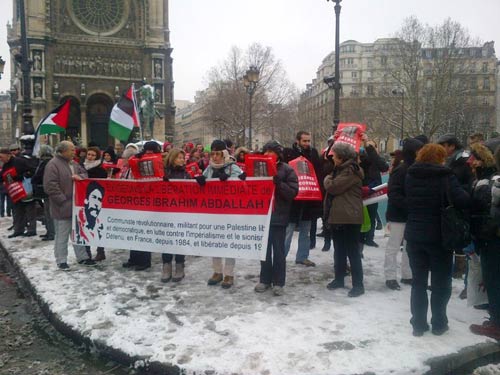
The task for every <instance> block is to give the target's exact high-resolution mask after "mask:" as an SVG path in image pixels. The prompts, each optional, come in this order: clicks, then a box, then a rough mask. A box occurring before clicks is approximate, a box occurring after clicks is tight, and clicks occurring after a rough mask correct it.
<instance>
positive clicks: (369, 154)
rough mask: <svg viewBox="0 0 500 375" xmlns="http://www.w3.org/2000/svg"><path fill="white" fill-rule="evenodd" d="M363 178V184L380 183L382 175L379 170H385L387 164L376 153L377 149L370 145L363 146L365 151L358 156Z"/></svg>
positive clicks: (375, 184) (374, 184) (373, 184)
mask: <svg viewBox="0 0 500 375" xmlns="http://www.w3.org/2000/svg"><path fill="white" fill-rule="evenodd" d="M360 159H361V163H360V164H359V165H360V166H361V168H363V172H364V173H365V178H364V180H363V186H370V187H375V186H378V185H380V184H382V175H381V174H380V172H387V171H388V170H389V164H388V163H387V162H386V161H385V159H384V158H383V157H382V156H380V155H379V154H378V153H377V150H375V148H374V147H373V146H371V145H369V146H367V147H366V148H365V153H364V154H362V155H361V157H360Z"/></svg>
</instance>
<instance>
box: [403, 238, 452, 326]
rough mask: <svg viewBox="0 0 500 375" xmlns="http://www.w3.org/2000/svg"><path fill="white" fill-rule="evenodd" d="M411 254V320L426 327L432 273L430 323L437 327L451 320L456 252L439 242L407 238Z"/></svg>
mask: <svg viewBox="0 0 500 375" xmlns="http://www.w3.org/2000/svg"><path fill="white" fill-rule="evenodd" d="M406 248H407V250H408V257H409V258H410V267H411V272H412V275H413V282H412V286H411V315H412V317H411V320H410V322H411V324H412V326H413V328H415V329H419V330H421V329H425V328H426V327H427V309H428V305H429V301H428V298H427V282H428V279H429V272H430V273H431V313H432V318H431V324H432V327H433V328H434V329H440V328H443V327H444V326H446V325H447V324H448V317H447V316H446V307H447V306H448V301H449V300H450V296H451V272H452V267H453V252H452V251H448V250H444V249H443V248H442V247H441V245H440V244H421V243H415V242H410V241H408V243H407V246H406Z"/></svg>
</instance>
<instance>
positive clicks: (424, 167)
mask: <svg viewBox="0 0 500 375" xmlns="http://www.w3.org/2000/svg"><path fill="white" fill-rule="evenodd" d="M408 173H409V174H410V175H411V176H413V177H416V178H434V177H443V176H447V175H449V174H451V173H452V172H451V169H450V168H448V167H445V166H444V165H437V164H430V163H415V164H413V165H412V166H411V167H410V168H408Z"/></svg>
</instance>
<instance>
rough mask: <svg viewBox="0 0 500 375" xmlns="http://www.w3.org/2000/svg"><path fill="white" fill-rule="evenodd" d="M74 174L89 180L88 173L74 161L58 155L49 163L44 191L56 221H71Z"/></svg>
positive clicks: (45, 174)
mask: <svg viewBox="0 0 500 375" xmlns="http://www.w3.org/2000/svg"><path fill="white" fill-rule="evenodd" d="M70 165H72V166H73V170H74V174H77V175H79V176H80V177H82V178H87V171H86V170H85V169H84V168H83V167H82V166H81V165H79V164H77V163H75V162H74V161H73V160H71V161H67V160H66V159H64V158H63V157H62V156H61V155H56V156H55V157H54V158H53V159H52V160H50V161H49V162H48V163H47V166H46V167H45V172H44V174H43V189H44V190H45V193H46V194H47V195H48V196H49V199H50V203H51V204H50V214H51V215H52V217H53V218H54V219H56V220H70V219H71V212H72V206H73V205H72V203H73V178H72V175H73V172H72V171H71V168H70Z"/></svg>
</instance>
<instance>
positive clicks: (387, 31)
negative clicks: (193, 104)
mask: <svg viewBox="0 0 500 375" xmlns="http://www.w3.org/2000/svg"><path fill="white" fill-rule="evenodd" d="M0 1H1V3H2V12H1V13H0V24H1V29H0V56H2V57H3V58H4V59H6V58H5V57H7V56H8V53H9V52H8V46H7V41H6V39H7V37H6V34H7V32H6V27H5V25H6V24H7V22H8V21H9V20H10V19H11V18H12V9H11V7H12V2H11V1H10V0H0ZM341 5H342V11H341V20H340V24H341V30H340V40H341V41H344V40H348V39H355V40H357V41H359V42H372V41H374V40H375V39H377V38H383V37H390V36H392V35H393V34H394V32H395V31H396V30H397V29H398V28H399V27H400V26H401V24H402V22H403V20H404V19H405V18H406V17H408V16H411V15H415V16H417V17H418V18H419V19H420V20H422V21H423V22H425V23H429V24H432V25H435V24H438V23H441V22H442V21H443V20H444V19H446V18H447V17H451V18H452V19H453V20H455V21H458V22H460V23H461V24H462V25H463V26H465V27H466V28H467V29H468V30H469V32H470V33H471V35H472V36H474V37H477V38H479V39H480V40H481V41H483V42H484V41H490V40H493V41H495V42H496V47H497V48H496V49H497V57H500V19H499V16H500V0H474V1H473V0H343V1H342V3H341ZM333 7H334V4H333V3H332V2H327V1H326V0H251V1H249V0H212V1H207V0H170V35H171V44H172V47H173V49H174V51H173V54H172V56H173V58H174V67H173V69H174V80H175V97H176V99H189V100H192V99H193V97H194V94H195V92H196V91H197V90H201V89H204V88H205V87H206V85H207V79H206V77H207V72H208V70H209V69H210V68H211V67H213V66H215V65H217V64H218V63H219V62H220V61H222V60H224V59H225V58H226V56H227V55H228V52H229V50H230V48H231V46H233V45H236V46H239V47H241V48H242V49H245V48H246V47H247V46H248V45H250V44H252V43H253V42H258V43H261V44H262V45H264V46H270V47H272V48H273V50H274V54H275V56H276V57H277V58H278V59H280V60H281V61H282V63H283V65H284V67H285V69H286V71H287V72H288V76H289V79H290V80H291V81H292V82H294V83H295V84H296V85H297V87H298V88H299V89H300V90H303V89H304V88H305V85H306V84H307V83H308V82H310V81H311V80H312V79H313V78H314V77H315V74H316V69H317V68H318V66H319V65H320V63H321V61H322V59H323V58H324V57H325V56H326V55H327V54H328V53H329V52H331V51H333V49H334V40H335V34H334V31H335V12H334V9H333ZM6 8H8V9H6ZM6 60H8V59H6ZM8 68H9V67H7V69H6V74H5V75H4V76H3V78H2V80H1V81H0V90H2V91H4V90H6V89H8V88H9V82H8V77H10V73H9V70H8Z"/></svg>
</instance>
